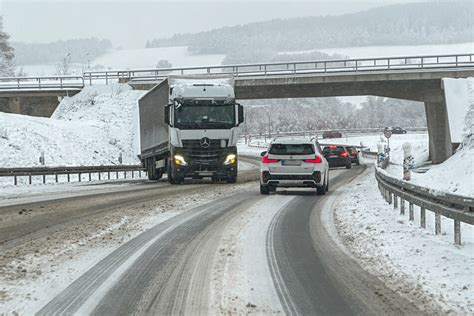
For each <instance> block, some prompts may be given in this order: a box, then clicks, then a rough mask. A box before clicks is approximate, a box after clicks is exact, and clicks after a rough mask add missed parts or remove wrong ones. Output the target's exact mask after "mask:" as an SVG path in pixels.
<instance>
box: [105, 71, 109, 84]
mask: <svg viewBox="0 0 474 316" xmlns="http://www.w3.org/2000/svg"><path fill="white" fill-rule="evenodd" d="M105 84H109V76H108V73H107V72H105Z"/></svg>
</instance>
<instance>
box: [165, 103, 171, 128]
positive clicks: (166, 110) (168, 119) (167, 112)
mask: <svg viewBox="0 0 474 316" xmlns="http://www.w3.org/2000/svg"><path fill="white" fill-rule="evenodd" d="M170 107H171V104H168V105H166V106H165V124H167V125H170Z"/></svg>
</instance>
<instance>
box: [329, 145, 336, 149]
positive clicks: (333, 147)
mask: <svg viewBox="0 0 474 316" xmlns="http://www.w3.org/2000/svg"><path fill="white" fill-rule="evenodd" d="M329 148H331V149H336V148H337V146H335V145H331V146H329Z"/></svg>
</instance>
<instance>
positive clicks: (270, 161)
mask: <svg viewBox="0 0 474 316" xmlns="http://www.w3.org/2000/svg"><path fill="white" fill-rule="evenodd" d="M279 161H280V160H278V159H269V158H268V155H265V156H263V157H262V163H274V162H279Z"/></svg>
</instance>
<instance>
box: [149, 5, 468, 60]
mask: <svg viewBox="0 0 474 316" xmlns="http://www.w3.org/2000/svg"><path fill="white" fill-rule="evenodd" d="M473 16H474V6H473V5H472V4H471V3H470V2H469V1H449V2H429V3H427V2H424V3H409V4H399V5H390V6H384V7H379V8H374V9H370V10H367V11H363V12H358V13H351V14H344V15H337V16H336V15H334V16H315V17H304V18H291V19H276V20H272V21H266V22H258V23H249V24H245V25H237V26H232V27H222V28H218V29H214V30H211V31H207V32H200V33H195V34H176V35H174V36H172V37H169V38H157V39H151V40H148V41H147V43H146V47H150V48H151V47H167V46H168V47H169V46H188V49H189V50H190V52H192V53H196V54H233V53H236V52H239V53H241V52H245V51H255V50H267V51H273V52H285V51H302V50H311V49H318V48H331V47H352V46H359V47H360V46H369V45H416V44H448V43H460V42H467V41H472V29H473V27H474V19H473V18H472V17H473Z"/></svg>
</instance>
